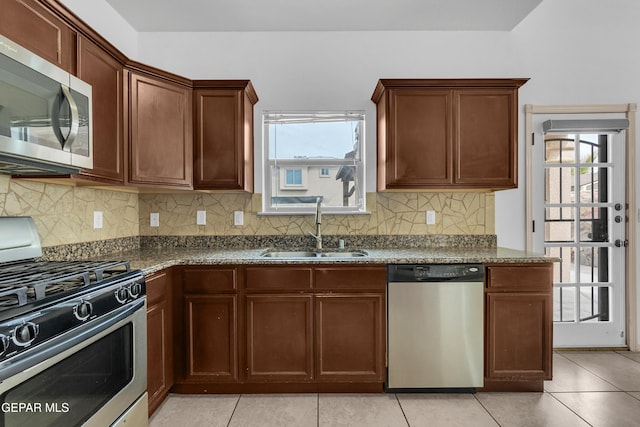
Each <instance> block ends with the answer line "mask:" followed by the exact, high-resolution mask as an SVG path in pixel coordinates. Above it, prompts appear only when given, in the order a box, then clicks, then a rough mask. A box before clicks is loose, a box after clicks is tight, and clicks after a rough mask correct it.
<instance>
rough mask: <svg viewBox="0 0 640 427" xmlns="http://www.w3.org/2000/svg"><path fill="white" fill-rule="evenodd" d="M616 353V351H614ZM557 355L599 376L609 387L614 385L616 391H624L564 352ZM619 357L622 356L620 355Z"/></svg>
mask: <svg viewBox="0 0 640 427" xmlns="http://www.w3.org/2000/svg"><path fill="white" fill-rule="evenodd" d="M616 354H617V353H616ZM558 355H559V356H561V357H563V358H564V359H566V360H568V361H569V362H571V363H573V364H574V365H576V366H578V367H579V368H581V369H584V370H585V371H587V372H589V373H590V374H592V375H593V376H595V377H598V378H600V379H601V380H602V381H604V382H605V383H607V384H609V385H611V387H615V388H616V389H617V390H618V391H624V390H623V389H621V388H620V387H618V386H617V385H615V384H613V383H612V382H611V381H607V380H606V379H604V378H602V377H601V376H600V375H598V374H596V373H595V372H593V371H592V370H590V369H589V368H587V367H586V366H582V365H581V364H579V363H578V362H576V361H575V360H572V359H570V358H568V357H566V356H565V355H564V354H559V353H558ZM620 356H621V357H624V356H622V355H620Z"/></svg>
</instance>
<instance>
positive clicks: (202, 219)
mask: <svg viewBox="0 0 640 427" xmlns="http://www.w3.org/2000/svg"><path fill="white" fill-rule="evenodd" d="M196 224H197V225H207V211H197V212H196Z"/></svg>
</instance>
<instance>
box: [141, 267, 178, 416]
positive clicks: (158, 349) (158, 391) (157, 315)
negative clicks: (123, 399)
mask: <svg viewBox="0 0 640 427" xmlns="http://www.w3.org/2000/svg"><path fill="white" fill-rule="evenodd" d="M146 289H147V392H148V394H149V414H152V413H153V412H154V411H155V410H156V408H157V407H158V406H160V404H161V403H162V401H163V400H164V398H165V397H166V396H167V394H168V393H169V390H170V388H171V386H172V385H173V346H172V341H173V333H172V309H171V279H170V276H169V275H168V273H167V272H166V271H162V272H160V273H157V274H154V275H153V276H151V277H149V278H147V280H146Z"/></svg>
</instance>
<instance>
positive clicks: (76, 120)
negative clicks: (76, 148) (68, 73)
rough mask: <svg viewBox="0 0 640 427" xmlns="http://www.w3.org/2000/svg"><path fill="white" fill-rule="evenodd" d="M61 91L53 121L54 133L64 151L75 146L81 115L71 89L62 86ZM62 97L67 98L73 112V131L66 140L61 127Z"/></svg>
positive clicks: (54, 110) (53, 113)
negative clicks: (72, 145)
mask: <svg viewBox="0 0 640 427" xmlns="http://www.w3.org/2000/svg"><path fill="white" fill-rule="evenodd" d="M60 89H61V92H60V93H59V94H58V102H57V108H54V109H53V111H52V119H53V133H54V134H55V135H56V138H57V139H58V142H60V146H61V147H62V148H63V149H64V148H65V146H67V147H71V144H73V141H75V139H76V136H78V131H79V129H80V114H79V113H78V104H76V101H75V99H73V96H71V91H70V90H69V87H68V86H65V85H63V84H61V85H60ZM60 95H62V96H64V97H65V98H66V100H67V102H68V103H69V109H70V110H71V130H70V131H69V135H68V136H67V137H66V138H65V137H64V135H62V130H61V126H60V109H61V108H62V100H61V99H60V98H61V97H60ZM69 150H70V149H69Z"/></svg>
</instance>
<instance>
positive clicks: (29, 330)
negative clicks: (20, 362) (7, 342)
mask: <svg viewBox="0 0 640 427" xmlns="http://www.w3.org/2000/svg"><path fill="white" fill-rule="evenodd" d="M38 332H40V327H39V326H38V325H36V324H35V323H33V322H27V323H25V324H23V325H20V326H16V328H15V329H14V330H13V342H14V343H15V344H16V345H19V346H20V347H26V346H28V345H29V344H31V343H32V342H33V340H35V339H36V337H37V336H38Z"/></svg>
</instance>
